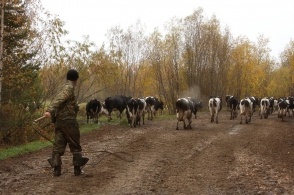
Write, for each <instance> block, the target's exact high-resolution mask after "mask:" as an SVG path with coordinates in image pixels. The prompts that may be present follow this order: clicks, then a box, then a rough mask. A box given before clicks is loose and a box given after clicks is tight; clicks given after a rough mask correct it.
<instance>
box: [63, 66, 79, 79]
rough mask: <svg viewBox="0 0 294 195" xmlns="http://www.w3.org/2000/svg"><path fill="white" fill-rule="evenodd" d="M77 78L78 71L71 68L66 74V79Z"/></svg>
mask: <svg viewBox="0 0 294 195" xmlns="http://www.w3.org/2000/svg"><path fill="white" fill-rule="evenodd" d="M78 78H79V73H78V71H76V70H74V69H71V70H69V71H68V72H67V75H66V79H67V80H70V81H75V80H78Z"/></svg>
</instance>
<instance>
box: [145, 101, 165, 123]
mask: <svg viewBox="0 0 294 195" xmlns="http://www.w3.org/2000/svg"><path fill="white" fill-rule="evenodd" d="M145 102H146V105H147V106H146V110H147V113H148V117H147V119H148V120H153V117H154V114H155V111H156V110H158V109H159V108H160V109H162V110H163V102H161V101H158V99H157V98H155V97H153V96H148V97H146V98H145Z"/></svg>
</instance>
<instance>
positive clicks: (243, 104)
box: [239, 98, 253, 124]
mask: <svg viewBox="0 0 294 195" xmlns="http://www.w3.org/2000/svg"><path fill="white" fill-rule="evenodd" d="M252 105H253V103H252V102H251V100H250V98H244V99H242V100H241V101H240V105H239V106H240V116H241V121H240V124H242V116H245V123H246V124H248V123H249V122H250V121H251V116H252Z"/></svg>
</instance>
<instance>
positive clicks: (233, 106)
mask: <svg viewBox="0 0 294 195" xmlns="http://www.w3.org/2000/svg"><path fill="white" fill-rule="evenodd" d="M226 104H227V107H228V109H229V111H230V112H231V117H230V120H232V119H234V118H236V117H237V106H238V99H237V98H235V97H234V96H231V95H227V96H226Z"/></svg>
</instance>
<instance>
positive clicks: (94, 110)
mask: <svg viewBox="0 0 294 195" xmlns="http://www.w3.org/2000/svg"><path fill="white" fill-rule="evenodd" d="M100 111H101V103H100V102H99V101H98V100H97V99H94V100H90V101H89V102H88V103H87V105H86V113H87V123H89V118H90V119H93V121H94V123H98V115H99V113H100Z"/></svg>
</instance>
